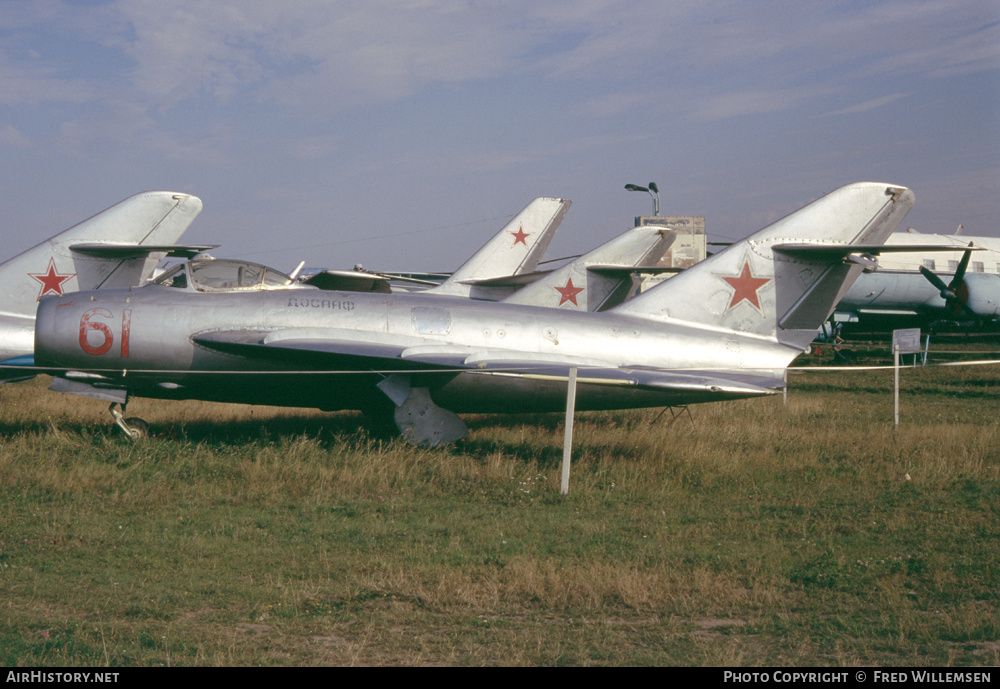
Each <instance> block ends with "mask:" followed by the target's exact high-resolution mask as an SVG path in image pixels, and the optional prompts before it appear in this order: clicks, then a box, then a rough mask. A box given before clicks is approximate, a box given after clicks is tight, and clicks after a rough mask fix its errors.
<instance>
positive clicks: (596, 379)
mask: <svg viewBox="0 0 1000 689" xmlns="http://www.w3.org/2000/svg"><path fill="white" fill-rule="evenodd" d="M913 198H914V197H913V193H912V192H911V191H910V190H908V189H906V188H904V187H898V186H892V185H886V184H879V183H867V182H866V183H859V184H852V185H849V186H846V187H843V188H841V189H838V190H836V191H834V192H832V193H830V194H828V195H826V196H824V197H822V198H820V199H818V200H817V201H814V202H813V203H811V204H809V205H808V206H806V207H805V208H802V209H800V210H798V211H796V212H794V213H792V214H791V215H789V216H787V217H786V218H784V219H782V220H779V221H778V222H776V223H774V224H773V225H771V226H769V227H767V228H765V229H763V230H761V231H759V232H757V233H756V234H753V235H751V236H750V237H748V238H747V239H745V240H743V241H741V242H737V243H735V244H733V245H732V246H730V247H729V248H728V249H726V250H724V251H721V252H719V253H717V254H715V255H714V256H712V257H711V258H709V259H708V260H705V261H703V262H701V263H699V264H697V265H696V266H694V267H692V268H689V269H688V270H686V271H685V272H683V273H681V274H680V275H678V276H676V277H674V278H672V279H670V280H668V281H666V282H663V283H662V284H660V285H658V286H656V287H654V288H653V289H651V290H649V291H647V292H645V293H643V294H641V295H639V296H637V297H635V298H633V299H631V300H629V301H626V302H625V303H623V304H621V305H619V306H616V307H615V308H612V309H610V310H608V311H604V312H601V313H591V312H578V311H566V310H560V309H558V308H545V307H538V306H531V305H521V304H511V303H503V302H480V301H474V300H471V299H454V298H451V297H443V296H439V295H435V294H427V293H407V294H390V295H386V294H369V293H359V292H326V291H322V290H318V289H314V288H309V287H307V286H302V285H299V284H296V283H295V282H294V281H293V280H291V279H290V278H288V277H287V276H284V275H282V274H280V273H277V272H276V271H272V270H270V269H267V268H264V267H262V266H256V265H254V264H248V263H244V262H237V261H206V260H192V261H190V262H188V263H187V264H184V265H180V266H177V267H176V268H175V269H174V270H173V271H171V272H169V273H167V274H164V275H163V276H161V277H159V278H157V279H156V280H155V281H153V282H152V283H150V284H148V285H145V286H143V287H140V288H133V289H125V290H99V291H90V292H79V293H75V294H67V295H64V296H60V297H53V298H46V299H43V300H42V302H41V303H40V304H39V307H38V319H37V328H36V338H35V360H36V363H37V365H38V366H40V367H44V368H46V369H47V371H48V372H51V373H53V374H54V375H56V376H58V377H57V378H56V379H55V380H54V382H53V388H54V389H57V390H62V391H65V392H73V393H78V394H84V395H87V396H91V397H97V398H99V399H104V400H106V401H110V402H111V408H112V413H113V414H114V415H115V416H116V420H117V421H118V423H119V425H121V426H122V428H123V429H124V430H125V431H126V432H128V433H130V434H132V435H139V434H141V430H140V429H139V428H137V426H136V425H134V424H131V423H128V422H126V421H125V419H124V414H123V411H124V410H123V407H124V405H125V404H126V403H127V401H128V400H129V399H130V398H131V397H134V396H142V397H152V398H165V399H185V398H195V399H205V400H216V401H229V402H244V403H260V404H274V405H284V406H304V407H318V408H321V409H328V410H334V409H361V410H380V409H382V410H385V409H388V410H391V411H392V413H393V416H394V419H395V421H396V424H397V426H398V427H399V429H400V431H401V432H402V433H403V434H404V436H405V437H406V438H407V439H408V440H410V441H411V442H414V443H417V444H422V445H436V444H440V443H446V442H450V441H453V440H456V439H458V438H460V437H462V436H463V435H465V433H466V429H465V426H464V424H463V423H462V421H461V419H459V417H458V416H457V415H456V413H461V412H547V411H559V410H562V409H564V408H565V406H566V391H567V381H568V380H569V379H570V377H571V376H572V375H573V373H574V372H575V371H577V370H578V371H579V374H578V378H577V380H578V392H577V395H576V400H577V402H576V405H577V408H580V409H619V408H631V407H645V406H662V405H676V404H687V403H692V402H708V401H716V400H728V399H736V398H745V397H755V396H760V395H768V394H772V393H774V392H775V391H777V390H780V389H781V388H782V387H783V386H784V373H785V368H786V367H787V366H788V365H789V363H790V362H791V361H792V360H793V359H794V358H795V357H796V356H797V355H798V354H800V353H801V352H803V351H804V350H805V349H806V348H807V347H808V346H809V344H810V342H811V341H812V340H813V338H814V336H815V334H816V330H817V329H818V328H819V326H820V325H821V324H822V323H823V322H824V321H825V320H826V319H827V317H828V316H829V315H830V313H831V312H832V311H833V308H834V306H835V305H836V303H837V301H838V300H839V298H840V297H841V296H842V294H843V292H844V291H845V290H846V289H847V287H848V286H849V285H850V284H851V282H853V280H854V279H855V278H856V277H857V275H858V274H859V273H860V272H861V270H862V269H863V267H864V266H865V265H868V264H870V263H871V262H872V261H871V259H870V258H868V257H867V256H866V254H868V252H870V251H872V250H875V249H877V248H878V247H879V246H880V245H881V244H882V243H883V242H884V241H885V239H886V238H887V237H888V235H889V233H890V232H891V231H892V230H893V229H894V228H895V227H896V225H897V224H898V223H899V222H900V221H901V220H902V218H903V217H904V216H905V215H906V213H907V212H908V211H909V209H910V208H911V207H912V205H913Z"/></svg>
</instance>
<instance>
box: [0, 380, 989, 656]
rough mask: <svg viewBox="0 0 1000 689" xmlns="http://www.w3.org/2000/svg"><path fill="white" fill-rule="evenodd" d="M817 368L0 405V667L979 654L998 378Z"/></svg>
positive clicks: (11, 394) (3, 399)
mask: <svg viewBox="0 0 1000 689" xmlns="http://www.w3.org/2000/svg"><path fill="white" fill-rule="evenodd" d="M891 376H892V374H891V372H889V371H884V372H883V371H878V372H842V373H841V372H838V373H833V374H827V373H824V374H821V373H806V374H800V375H795V376H793V377H792V379H791V392H790V393H789V398H788V404H787V406H783V405H782V400H781V399H780V398H773V399H767V400H752V401H746V402H737V403H722V404H710V405H702V406H699V407H692V408H691V409H692V413H693V417H694V422H693V423H692V421H691V420H689V419H688V418H687V417H686V416H683V417H681V418H679V419H678V420H677V421H676V422H675V423H673V424H669V423H668V421H669V414H668V415H666V416H665V417H661V418H660V419H659V420H658V421H656V422H655V423H654V424H653V425H649V424H650V422H651V421H653V419H655V418H656V416H657V414H658V413H659V410H640V411H632V412H621V413H617V412H616V413H589V414H580V415H578V420H577V426H576V440H575V451H574V461H573V473H572V479H571V488H570V495H569V496H565V497H563V496H560V495H559V492H558V485H559V463H560V461H561V454H562V453H561V444H562V422H561V418H560V415H551V416H543V417H540V418H530V417H500V416H474V417H468V418H467V422H468V424H469V426H470V428H471V430H472V433H471V435H470V437H469V438H468V439H466V440H465V441H463V442H461V443H459V444H457V445H455V446H452V447H449V448H445V449H438V450H418V449H414V448H411V447H408V446H406V445H405V444H403V443H401V442H399V441H398V440H393V439H388V438H384V437H379V436H377V435H374V434H372V433H369V432H368V431H366V430H365V429H364V428H363V427H362V426H361V425H360V420H359V417H357V416H355V415H352V414H339V415H327V414H321V413H318V412H316V413H314V412H310V411H303V410H277V409H271V408H249V407H240V406H226V405H212V404H207V403H177V402H156V401H148V400H137V401H135V402H133V403H132V404H131V405H130V407H129V414H130V415H136V416H141V417H143V418H146V419H147V420H148V421H149V422H150V424H151V426H152V428H153V431H154V435H155V437H154V438H152V439H151V440H149V441H147V442H144V443H141V444H133V443H131V442H130V441H128V440H126V439H125V438H124V437H123V436H121V434H120V433H119V432H118V431H117V430H115V429H113V428H112V427H111V426H110V425H109V421H110V415H108V414H107V411H106V404H102V403H100V402H96V401H93V400H86V399H82V398H76V397H71V396H66V395H59V394H57V393H52V392H49V391H47V390H45V389H44V384H42V383H40V382H35V383H28V384H16V385H4V386H0V490H2V491H3V498H2V499H3V504H4V509H3V510H2V511H0V663H3V664H4V665H7V666H18V665H21V666H43V665H68V666H73V665H84V666H93V665H112V666H126V665H140V666H163V665H290V664H297V665H318V664H338V665H351V664H365V665H382V664H406V665H419V664H431V665H436V664H448V665H621V664H625V665H644V664H652V665H855V664H877V665H946V664H955V665H996V664H998V663H1000V593H998V591H1000V549H998V548H997V543H998V542H1000V423H998V415H1000V404H998V400H1000V370H997V369H996V368H995V367H981V368H975V369H917V370H908V371H905V372H904V377H903V381H904V384H903V393H902V423H901V427H900V428H899V430H897V431H894V430H893V425H892V411H893V409H892V377H891Z"/></svg>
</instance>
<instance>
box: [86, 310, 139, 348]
mask: <svg viewBox="0 0 1000 689" xmlns="http://www.w3.org/2000/svg"><path fill="white" fill-rule="evenodd" d="M94 316H103V317H104V318H114V317H115V316H114V314H113V313H111V312H110V311H108V310H107V309H102V308H100V307H97V308H94V309H90V311H87V312H86V313H84V314H83V317H82V318H81V319H80V347H82V348H83V351H85V352H86V353H87V354H93V355H94V356H100V355H101V354H107V353H108V352H109V351H110V350H111V345H112V344H114V341H115V336H114V334H113V333H112V332H111V328H109V327H108V326H107V324H105V323H101V322H100V321H97V322H93V323H92V322H91V320H90V319H91V318H92V317H94ZM131 320H132V311H131V310H129V309H127V310H125V311H123V312H122V356H123V357H127V356H128V342H129V334H130V333H129V330H130V326H131ZM90 330H96V331H97V332H99V333H101V334H102V335H103V336H104V340H103V341H102V342H101V344H99V345H98V346H96V347H94V346H92V345H91V344H90V342H88V341H87V334H88V331H90Z"/></svg>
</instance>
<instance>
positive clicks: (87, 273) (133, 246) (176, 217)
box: [0, 191, 202, 358]
mask: <svg viewBox="0 0 1000 689" xmlns="http://www.w3.org/2000/svg"><path fill="white" fill-rule="evenodd" d="M201 207H202V204H201V199H199V198H198V197H196V196H191V195H189V194H180V193H175V192H168V191H154V192H147V193H144V194H137V195H135V196H132V197H129V198H127V199H125V200H124V201H121V202H120V203H117V204H115V205H114V206H112V207H111V208H108V209H107V210H105V211H103V212H101V213H98V214H97V215H95V216H93V217H92V218H89V219H87V220H84V221H83V222H81V223H79V224H77V225H74V226H73V227H71V228H70V229H68V230H66V231H64V232H62V233H60V234H57V235H55V236H54V237H51V238H50V239H47V240H46V241H44V242H42V243H41V244H38V245H37V246H35V247H33V248H31V249H28V250H27V251H25V252H23V253H21V254H18V255H17V256H15V257H13V258H11V259H9V260H7V261H5V262H4V263H2V264H0V295H3V296H2V297H0V298H2V302H0V358H6V356H18V355H22V354H30V353H31V352H32V351H33V348H34V334H33V333H34V320H35V310H36V309H37V306H38V300H39V299H41V298H42V297H44V296H46V295H50V294H52V295H60V294H64V293H66V292H75V291H79V290H89V289H98V288H100V287H128V286H131V285H137V284H139V283H140V282H142V281H143V280H144V279H145V278H147V277H148V276H149V275H150V273H151V272H152V270H153V268H155V267H156V264H157V263H158V262H159V260H160V258H162V257H163V256H164V255H166V254H167V253H168V252H170V251H172V250H176V249H185V248H188V247H178V246H176V245H174V244H173V242H175V241H176V240H177V239H178V238H179V237H180V236H181V235H182V234H183V233H184V231H185V230H186V229H187V228H188V226H189V225H190V224H191V222H192V221H193V220H194V218H195V217H196V216H197V215H198V213H199V212H200V211H201Z"/></svg>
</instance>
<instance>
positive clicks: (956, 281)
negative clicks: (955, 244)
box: [948, 245, 972, 290]
mask: <svg viewBox="0 0 1000 689" xmlns="http://www.w3.org/2000/svg"><path fill="white" fill-rule="evenodd" d="M970 246H971V245H970ZM970 258H972V250H971V249H966V250H965V254H964V255H963V256H962V260H961V262H960V263H959V264H958V270H956V271H955V277H953V278H952V279H951V284H950V285H948V287H949V288H950V289H952V290H954V289H955V288H956V287H958V286H959V285H960V284H962V279H963V278H964V277H965V269H966V268H968V267H969V259H970Z"/></svg>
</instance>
